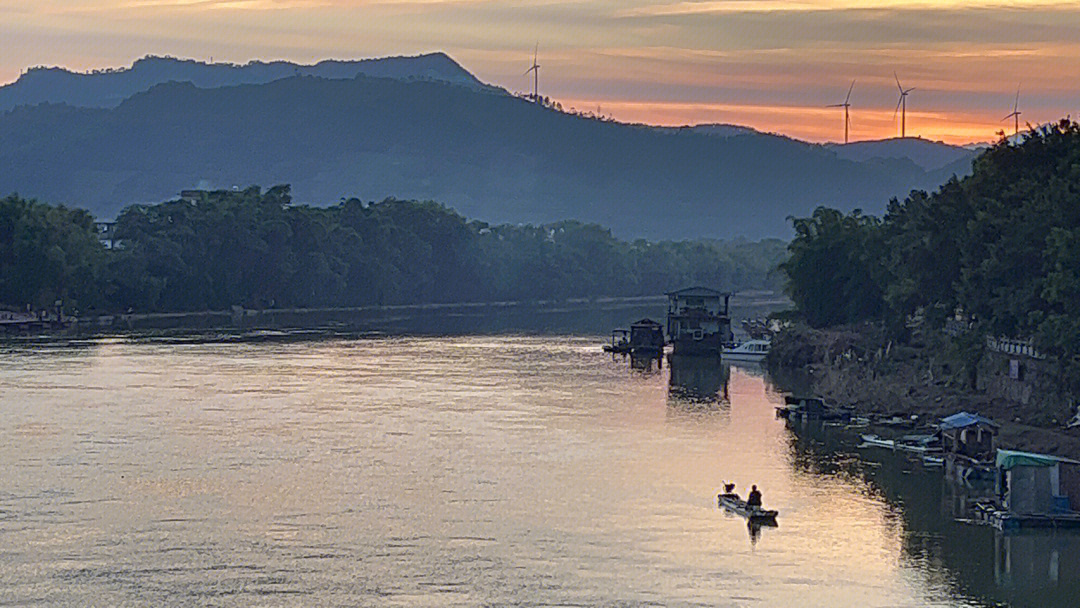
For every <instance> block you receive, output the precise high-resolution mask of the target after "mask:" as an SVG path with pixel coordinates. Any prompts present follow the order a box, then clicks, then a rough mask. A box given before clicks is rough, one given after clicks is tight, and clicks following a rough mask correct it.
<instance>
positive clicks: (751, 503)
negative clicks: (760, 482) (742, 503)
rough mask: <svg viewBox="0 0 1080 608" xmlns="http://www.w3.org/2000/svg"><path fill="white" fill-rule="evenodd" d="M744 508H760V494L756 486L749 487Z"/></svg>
mask: <svg viewBox="0 0 1080 608" xmlns="http://www.w3.org/2000/svg"><path fill="white" fill-rule="evenodd" d="M746 506H747V507H757V508H759V509H760V508H761V492H758V489H757V486H751V487H750V494H749V495H748V496H747V497H746Z"/></svg>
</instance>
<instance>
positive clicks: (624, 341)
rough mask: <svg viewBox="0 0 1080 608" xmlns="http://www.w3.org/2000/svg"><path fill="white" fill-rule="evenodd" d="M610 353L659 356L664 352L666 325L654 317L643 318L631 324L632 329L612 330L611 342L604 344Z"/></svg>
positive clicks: (605, 349) (606, 350)
mask: <svg viewBox="0 0 1080 608" xmlns="http://www.w3.org/2000/svg"><path fill="white" fill-rule="evenodd" d="M604 351H605V352H609V353H619V354H626V353H633V354H636V355H654V356H659V355H660V354H662V353H663V352H664V326H663V325H660V324H659V323H657V322H656V321H653V320H652V319H641V320H640V321H636V322H634V323H632V324H630V329H629V330H626V329H616V330H614V331H612V332H611V344H605V345H604Z"/></svg>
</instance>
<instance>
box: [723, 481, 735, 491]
mask: <svg viewBox="0 0 1080 608" xmlns="http://www.w3.org/2000/svg"><path fill="white" fill-rule="evenodd" d="M734 493H735V484H733V483H727V482H725V483H724V494H734Z"/></svg>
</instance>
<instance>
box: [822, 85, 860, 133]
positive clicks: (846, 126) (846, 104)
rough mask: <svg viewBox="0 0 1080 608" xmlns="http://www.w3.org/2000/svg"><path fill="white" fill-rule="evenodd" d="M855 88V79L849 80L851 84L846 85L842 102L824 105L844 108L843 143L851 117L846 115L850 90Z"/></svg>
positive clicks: (849, 104) (849, 100)
mask: <svg viewBox="0 0 1080 608" xmlns="http://www.w3.org/2000/svg"><path fill="white" fill-rule="evenodd" d="M854 88H855V81H854V80H852V81H851V86H850V87H848V90H847V97H845V98H844V103H834V104H831V105H827V106H825V107H826V108H844V143H845V144H846V143H848V127H850V126H851V118H850V117H848V109H849V108H851V91H852V90H853V89H854Z"/></svg>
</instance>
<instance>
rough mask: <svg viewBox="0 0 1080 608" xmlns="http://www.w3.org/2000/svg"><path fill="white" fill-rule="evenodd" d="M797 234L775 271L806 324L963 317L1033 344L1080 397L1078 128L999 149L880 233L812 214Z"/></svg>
mask: <svg viewBox="0 0 1080 608" xmlns="http://www.w3.org/2000/svg"><path fill="white" fill-rule="evenodd" d="M795 231H796V237H795V239H794V240H793V241H792V243H791V245H790V247H789V249H790V252H791V258H790V259H789V260H788V261H787V262H786V263H784V264H783V265H782V269H783V271H784V272H785V273H786V274H787V278H788V289H789V292H790V293H791V295H792V297H793V298H794V300H795V302H796V304H797V305H798V307H799V309H800V311H801V312H802V314H803V315H804V316H805V317H806V318H807V320H808V321H810V322H811V323H813V324H815V325H828V324H836V323H845V322H850V321H856V320H861V319H876V320H880V321H882V322H884V323H887V324H889V325H891V326H892V327H902V326H904V324H905V323H906V321H907V320H908V319H909V318H911V317H912V315H914V314H916V313H921V314H922V315H923V318H925V319H927V320H929V321H931V322H933V321H940V320H942V319H944V318H945V317H946V316H947V315H951V314H952V313H953V312H954V311H955V310H957V308H959V309H961V310H963V311H964V312H965V313H967V315H968V318H969V319H970V320H971V321H972V322H973V323H974V325H975V327H976V329H977V330H978V331H977V332H976V333H975V335H978V336H981V335H982V334H990V335H995V336H1004V337H1011V338H1020V339H1029V338H1031V339H1034V340H1035V341H1036V344H1037V346H1038V347H1039V348H1040V349H1042V350H1043V351H1044V352H1046V353H1048V354H1050V355H1053V356H1054V358H1055V359H1056V360H1058V361H1060V362H1061V365H1062V370H1063V372H1064V374H1065V376H1066V377H1067V378H1068V379H1069V381H1070V382H1072V383H1073V384H1074V387H1075V388H1077V389H1080V311H1078V309H1077V307H1076V304H1077V302H1080V125H1077V124H1076V123H1073V122H1071V121H1068V120H1064V121H1061V122H1060V123H1058V124H1055V125H1049V126H1046V127H1043V128H1041V129H1037V130H1033V131H1032V132H1029V133H1027V134H1025V137H1024V138H1023V140H1022V141H1020V142H1019V143H1014V142H1011V141H1008V140H1002V141H1001V142H1000V143H998V144H997V145H995V146H993V147H992V148H990V149H989V150H987V151H986V152H985V153H984V154H982V155H981V156H980V157H979V158H977V159H976V161H975V165H974V172H973V173H972V175H970V176H969V177H966V178H964V179H962V180H957V179H953V180H951V181H949V182H948V183H946V184H945V185H944V186H942V187H941V188H940V189H939V190H938V191H937V192H935V193H933V194H927V193H925V192H912V193H911V195H910V196H908V197H907V199H906V200H904V201H902V202H901V201H896V200H894V201H892V202H891V203H890V205H889V209H888V213H887V214H886V216H885V218H884V220H883V221H881V222H878V221H877V220H873V219H869V218H865V217H863V216H860V215H858V214H852V215H849V216H845V215H843V214H841V213H840V212H838V211H834V210H827V209H819V210H818V211H816V212H815V213H814V216H813V217H811V218H804V219H798V220H795Z"/></svg>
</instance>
